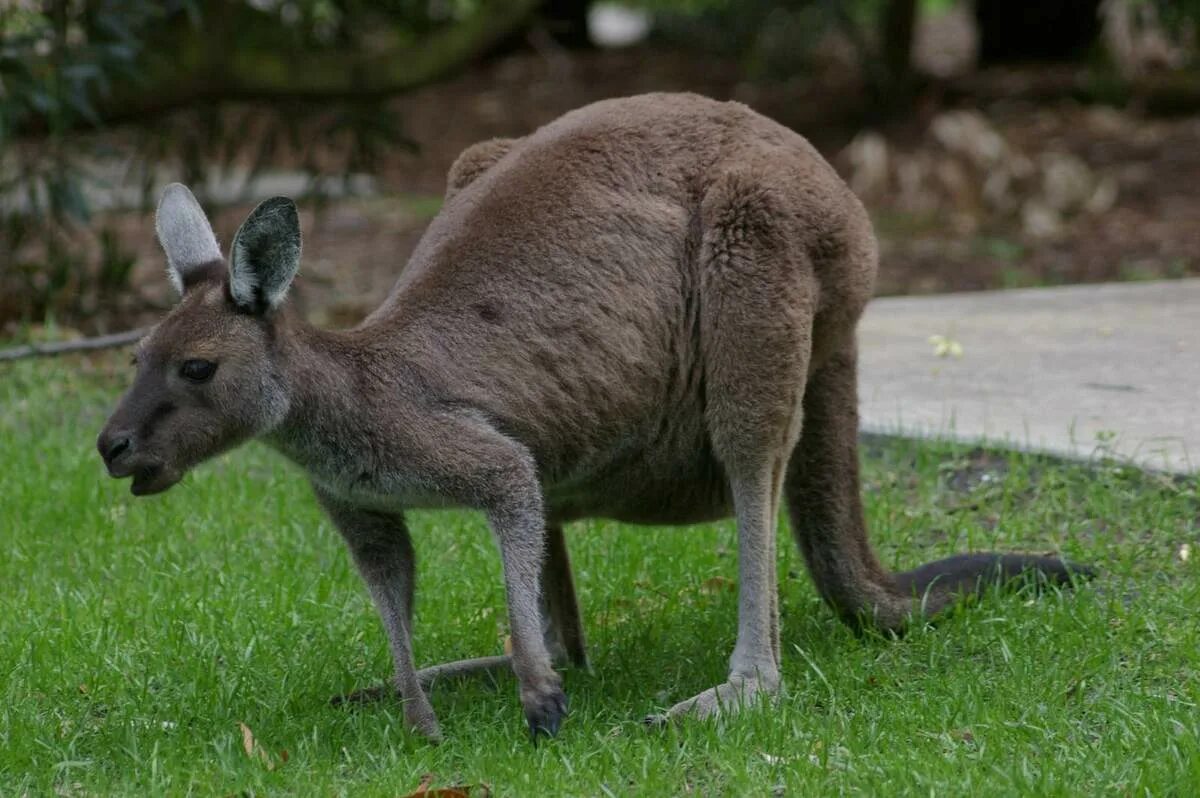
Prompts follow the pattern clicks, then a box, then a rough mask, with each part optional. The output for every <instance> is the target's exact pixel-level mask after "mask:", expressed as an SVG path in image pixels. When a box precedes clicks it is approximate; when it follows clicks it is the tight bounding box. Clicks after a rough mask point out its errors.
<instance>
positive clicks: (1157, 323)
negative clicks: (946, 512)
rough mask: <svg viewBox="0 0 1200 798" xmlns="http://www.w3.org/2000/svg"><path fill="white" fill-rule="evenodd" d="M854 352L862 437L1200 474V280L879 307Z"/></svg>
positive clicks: (879, 303) (892, 301) (910, 300)
mask: <svg viewBox="0 0 1200 798" xmlns="http://www.w3.org/2000/svg"><path fill="white" fill-rule="evenodd" d="M933 336H940V338H939V339H937V340H935V341H933V342H931V341H930V338H931V337H933ZM859 342H860V346H861V357H860V366H859V368H860V374H861V388H860V395H861V412H862V422H863V428H864V429H865V430H867V431H870V432H884V433H901V434H908V435H935V436H949V437H954V438H958V439H962V440H971V441H975V440H980V439H987V440H989V441H992V442H996V443H1001V444H1005V445H1010V446H1017V447H1020V448H1027V449H1036V450H1042V451H1049V452H1054V453H1057V454H1065V455H1069V456H1073V457H1084V458H1087V457H1092V456H1094V455H1097V454H1100V453H1103V452H1106V451H1107V452H1111V453H1113V454H1115V455H1117V456H1119V457H1127V458H1130V459H1132V460H1133V461H1134V462H1136V463H1138V464H1140V465H1143V466H1146V467H1149V468H1155V469H1163V470H1168V471H1175V472H1188V471H1196V470H1200V279H1196V280H1182V281H1169V282H1167V281H1164V282H1153V283H1119V284H1106V285H1096V286H1073V287H1070V288H1047V289H1031V290H1020V291H994V292H984V293H972V294H948V295H942V296H932V297H896V298H883V299H877V300H875V301H874V302H872V303H871V305H870V306H868V309H867V313H866V316H865V318H864V319H863V322H862V325H861V327H860V328H859ZM959 348H961V355H959V356H956V355H955V352H956V351H957V350H958V349H959ZM938 349H941V350H943V351H942V355H941V356H938V354H936V353H935V352H936V350H938Z"/></svg>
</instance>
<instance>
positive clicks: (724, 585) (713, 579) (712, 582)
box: [700, 576, 737, 595]
mask: <svg viewBox="0 0 1200 798" xmlns="http://www.w3.org/2000/svg"><path fill="white" fill-rule="evenodd" d="M736 586H737V585H736V583H735V582H734V581H733V580H732V579H730V578H729V577H727V576H710V577H709V578H708V579H705V580H704V581H703V582H701V583H700V592H701V593H707V594H709V595H712V594H713V593H720V592H722V591H732V590H733V589H734V588H735V587H736Z"/></svg>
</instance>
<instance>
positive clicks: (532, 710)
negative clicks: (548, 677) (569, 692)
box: [521, 677, 567, 745]
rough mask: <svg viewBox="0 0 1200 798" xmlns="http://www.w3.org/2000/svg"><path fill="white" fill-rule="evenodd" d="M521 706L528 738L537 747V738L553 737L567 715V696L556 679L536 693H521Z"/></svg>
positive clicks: (523, 691)
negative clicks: (526, 724) (526, 722)
mask: <svg viewBox="0 0 1200 798" xmlns="http://www.w3.org/2000/svg"><path fill="white" fill-rule="evenodd" d="M521 705H522V706H523V707H524V708H525V719H526V720H527V721H528V722H529V736H530V738H531V739H532V740H533V744H534V745H537V742H538V737H539V736H541V735H545V736H546V737H554V736H555V735H557V734H558V727H559V726H561V725H562V720H563V718H564V717H566V715H567V696H566V693H564V692H563V690H562V685H561V683H560V682H559V680H558V679H557V677H556V678H555V680H554V681H553V682H551V683H549V684H547V685H546V686H544V687H543V688H541V689H539V690H536V691H525V690H522V691H521Z"/></svg>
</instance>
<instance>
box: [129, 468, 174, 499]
mask: <svg viewBox="0 0 1200 798" xmlns="http://www.w3.org/2000/svg"><path fill="white" fill-rule="evenodd" d="M178 481H179V475H178V474H176V473H175V472H174V471H173V470H171V469H169V468H167V467H166V466H164V465H163V464H162V463H155V464H154V465H148V466H143V467H142V468H139V469H137V470H136V471H134V472H133V483H132V484H131V485H130V486H129V492H130V493H132V494H133V495H134V496H153V495H154V494H155V493H162V492H163V491H164V490H166V489H167V488H169V487H171V486H172V485H174V484H175V483H176V482H178Z"/></svg>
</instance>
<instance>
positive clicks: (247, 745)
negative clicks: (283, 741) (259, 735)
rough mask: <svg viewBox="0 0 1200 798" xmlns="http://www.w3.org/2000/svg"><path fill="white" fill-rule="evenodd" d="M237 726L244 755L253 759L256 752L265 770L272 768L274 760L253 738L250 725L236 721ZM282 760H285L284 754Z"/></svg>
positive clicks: (273, 767)
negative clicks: (239, 730)
mask: <svg viewBox="0 0 1200 798" xmlns="http://www.w3.org/2000/svg"><path fill="white" fill-rule="evenodd" d="M238 728H240V729H241V730H242V750H243V751H245V752H246V756H248V757H250V758H251V759H253V758H254V756H255V754H257V755H258V758H259V760H260V761H261V762H262V763H263V766H264V767H265V768H266V769H267V770H274V769H275V760H274V759H272V758H271V755H270V754H268V753H267V752H266V750H265V749H264V748H263V747H262V746H260V745H259V744H258V741H257V740H255V739H254V732H252V731H250V727H249V726H247V725H246V724H245V723H242V722H241V721H238ZM283 761H284V762H286V761H287V757H286V755H285V756H284V757H283Z"/></svg>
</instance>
